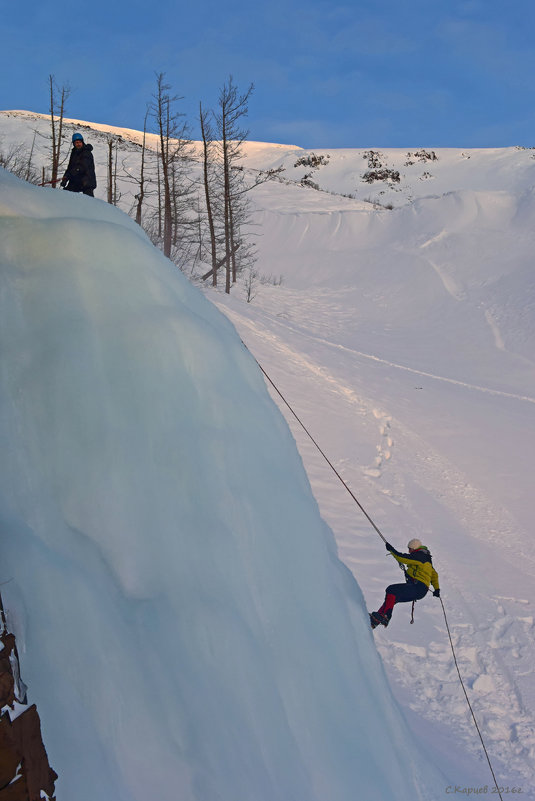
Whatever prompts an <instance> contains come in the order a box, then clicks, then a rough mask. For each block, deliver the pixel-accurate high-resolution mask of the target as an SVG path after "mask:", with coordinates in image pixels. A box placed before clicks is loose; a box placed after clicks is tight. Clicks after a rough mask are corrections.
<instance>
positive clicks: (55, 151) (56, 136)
mask: <svg viewBox="0 0 535 801" xmlns="http://www.w3.org/2000/svg"><path fill="white" fill-rule="evenodd" d="M48 80H49V84H50V126H51V130H52V180H51V184H52V186H55V185H56V183H57V180H58V172H59V163H60V154H61V139H62V136H63V117H64V114H65V104H66V102H67V99H68V97H69V95H70V89H69V87H68V86H65V85H64V86H62V87H61V95H60V97H61V100H60V104H59V109H58V108H57V102H56V97H55V91H57V86H56V84H55V81H54V76H53V75H49V76H48ZM56 111H58V115H57V116H58V120H57V121H56V119H55V116H56ZM56 124H57V128H56Z"/></svg>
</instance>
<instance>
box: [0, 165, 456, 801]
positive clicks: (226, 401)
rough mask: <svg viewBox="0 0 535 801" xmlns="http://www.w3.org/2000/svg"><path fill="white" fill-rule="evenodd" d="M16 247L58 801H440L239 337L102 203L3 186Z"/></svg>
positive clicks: (7, 437)
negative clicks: (435, 799)
mask: <svg viewBox="0 0 535 801" xmlns="http://www.w3.org/2000/svg"><path fill="white" fill-rule="evenodd" d="M0 228H1V231H0V243H1V244H0V281H1V288H0V381H1V384H0V391H1V397H0V403H1V406H0V438H1V452H2V476H1V487H0V515H1V517H0V519H1V528H2V538H1V545H0V565H1V575H0V580H2V581H6V580H10V581H9V583H8V584H6V585H5V586H4V587H3V594H4V600H5V602H6V605H7V606H8V608H9V615H10V618H11V621H12V624H13V626H14V628H15V631H16V634H17V636H18V638H19V639H18V642H19V648H20V650H21V662H22V670H23V677H24V679H25V681H26V683H27V684H28V685H29V690H30V697H31V700H33V701H35V702H37V704H38V707H39V711H40V715H41V719H42V725H43V735H44V740H45V744H46V746H47V749H48V752H49V755H50V760H51V764H52V765H53V766H54V767H55V769H56V770H57V772H58V773H59V777H60V778H59V781H58V785H57V788H58V801H66V799H76V801H89V799H95V798H98V799H99V801H138V799H139V801H141V799H147V798H151V799H158V801H193V800H195V801H213V800H214V799H216V798H217V799H218V800H219V801H326V799H328V801H354V799H355V798H363V799H366V801H383V800H386V799H392V798H396V800H397V801H409V799H410V801H414V799H419V798H422V799H425V801H430V799H432V798H433V793H434V790H436V791H437V793H436V794H437V796H438V795H440V794H441V792H442V789H443V787H442V784H440V783H439V784H438V785H437V784H433V781H434V780H433V779H429V777H423V776H422V775H421V774H420V771H419V768H418V766H417V764H416V760H415V758H414V749H413V747H412V745H411V740H410V736H409V735H408V732H407V730H406V728H405V725H404V722H403V720H402V719H401V717H400V714H399V712H398V709H397V707H396V705H395V703H394V701H393V699H392V696H391V693H390V690H389V687H388V684H387V682H386V680H385V676H384V673H383V669H382V665H381V663H380V661H379V659H378V656H377V653H376V650H375V647H374V644H373V640H372V635H371V632H370V630H369V626H368V622H367V619H366V612H365V609H364V605H363V600H362V597H361V593H360V590H359V588H358V587H357V585H356V584H355V582H354V580H353V578H352V577H351V575H350V573H349V572H348V571H347V570H346V569H345V568H344V567H343V566H342V565H341V563H340V562H339V561H338V559H337V556H336V551H335V547H334V544H333V538H332V535H331V532H330V531H329V530H328V529H327V527H326V526H325V524H324V523H323V522H322V520H321V518H320V516H319V513H318V509H317V506H316V503H315V501H314V498H313V497H312V495H311V491H310V487H309V484H308V481H307V478H306V476H305V473H304V470H303V466H302V464H301V461H300V459H299V456H298V454H297V451H296V449H295V446H294V442H293V440H292V437H291V435H290V433H289V431H288V429H287V426H286V424H285V422H284V421H283V419H282V417H281V415H280V413H279V412H278V410H277V409H276V407H275V405H274V404H273V403H272V401H271V399H270V398H269V395H268V393H267V391H266V389H265V386H264V383H263V381H262V378H261V375H260V373H259V371H258V369H257V367H256V365H255V363H254V362H253V360H252V358H251V357H250V356H249V354H248V353H247V351H245V349H244V347H243V346H242V344H241V342H240V340H239V338H238V336H237V334H236V332H235V331H234V329H233V328H232V327H231V325H230V324H229V323H228V322H227V321H226V320H225V319H224V318H223V317H222V316H221V315H220V314H219V313H218V312H217V311H216V310H215V309H214V307H213V306H212V305H211V304H210V303H209V302H208V301H207V300H206V299H205V298H204V297H203V296H202V294H201V293H200V292H198V291H197V290H196V289H195V288H194V287H192V286H191V285H190V284H189V283H188V281H187V280H186V279H185V278H184V277H183V276H182V275H181V274H179V273H178V272H177V270H176V269H175V268H174V267H173V266H172V265H171V264H170V263H169V262H168V261H167V260H166V259H164V258H163V257H162V255H161V254H160V253H158V252H157V251H156V250H155V249H154V248H153V247H152V245H151V244H150V243H149V241H148V240H147V239H146V237H145V236H144V234H143V233H142V232H141V231H140V229H139V228H138V227H136V226H135V224H134V223H133V222H132V221H130V220H129V219H128V218H127V217H126V216H125V215H123V214H122V213H121V212H119V211H117V210H116V209H114V208H112V207H110V206H107V205H106V204H105V203H102V202H100V201H98V200H93V199H90V198H86V197H83V196H82V197H81V196H73V195H71V194H68V193H61V192H59V191H54V190H43V189H37V188H35V187H31V186H29V185H26V184H23V183H21V182H18V181H17V180H16V179H14V178H13V177H12V176H9V175H8V174H6V173H5V172H3V171H0ZM426 782H427V785H426ZM430 783H431V786H430Z"/></svg>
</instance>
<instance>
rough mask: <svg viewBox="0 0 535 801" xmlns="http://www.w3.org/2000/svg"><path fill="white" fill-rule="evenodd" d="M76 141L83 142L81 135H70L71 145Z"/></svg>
mask: <svg viewBox="0 0 535 801" xmlns="http://www.w3.org/2000/svg"><path fill="white" fill-rule="evenodd" d="M77 140H80V141H81V142H83V141H84V137H83V136H82V134H81V133H75V134H73V135H72V143H73V144H74V143H75V142H76V141H77Z"/></svg>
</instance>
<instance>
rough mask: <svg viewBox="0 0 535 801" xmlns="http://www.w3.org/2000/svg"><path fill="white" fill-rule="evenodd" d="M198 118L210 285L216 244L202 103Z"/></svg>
mask: <svg viewBox="0 0 535 801" xmlns="http://www.w3.org/2000/svg"><path fill="white" fill-rule="evenodd" d="M199 120H200V123H201V134H202V141H203V177H204V199H205V202H206V214H207V216H208V228H209V231H210V252H211V254H212V285H213V286H217V267H216V264H217V245H216V236H215V224H214V214H213V211H212V198H211V195H210V174H209V150H208V139H207V136H208V133H209V129H207V125H206V114H205V112H204V111H203V108H202V103H201V104H199Z"/></svg>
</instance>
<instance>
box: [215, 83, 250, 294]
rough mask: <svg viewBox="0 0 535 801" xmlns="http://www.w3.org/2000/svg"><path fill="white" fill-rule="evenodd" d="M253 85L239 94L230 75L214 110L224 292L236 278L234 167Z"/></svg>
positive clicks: (237, 242)
mask: <svg viewBox="0 0 535 801" xmlns="http://www.w3.org/2000/svg"><path fill="white" fill-rule="evenodd" d="M253 89H254V87H253V84H251V85H250V86H249V88H248V89H247V91H246V92H244V93H243V94H240V93H239V92H238V87H237V86H236V85H235V83H234V81H233V79H232V75H230V76H229V78H228V80H227V81H226V82H225V83H224V84H223V87H222V88H221V90H220V92H219V99H218V112H217V114H216V121H217V129H218V138H219V140H220V148H221V162H222V172H223V176H222V177H223V229H224V237H225V292H227V293H230V287H231V283H234V282H235V281H236V273H237V269H236V251H237V249H238V247H239V244H240V243H239V240H238V235H239V233H238V232H239V229H238V227H237V219H236V211H237V209H236V200H237V197H238V196H239V194H240V192H239V190H238V188H237V187H238V184H239V183H240V182H239V180H238V178H239V176H238V175H237V173H236V170H235V167H236V166H237V165H236V162H237V161H238V160H239V158H240V157H241V146H242V144H243V142H244V141H245V140H246V138H247V136H248V134H249V131H247V130H244V129H243V128H242V127H241V123H242V119H243V118H244V117H246V116H247V114H248V112H249V98H250V96H251V94H252V92H253Z"/></svg>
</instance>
